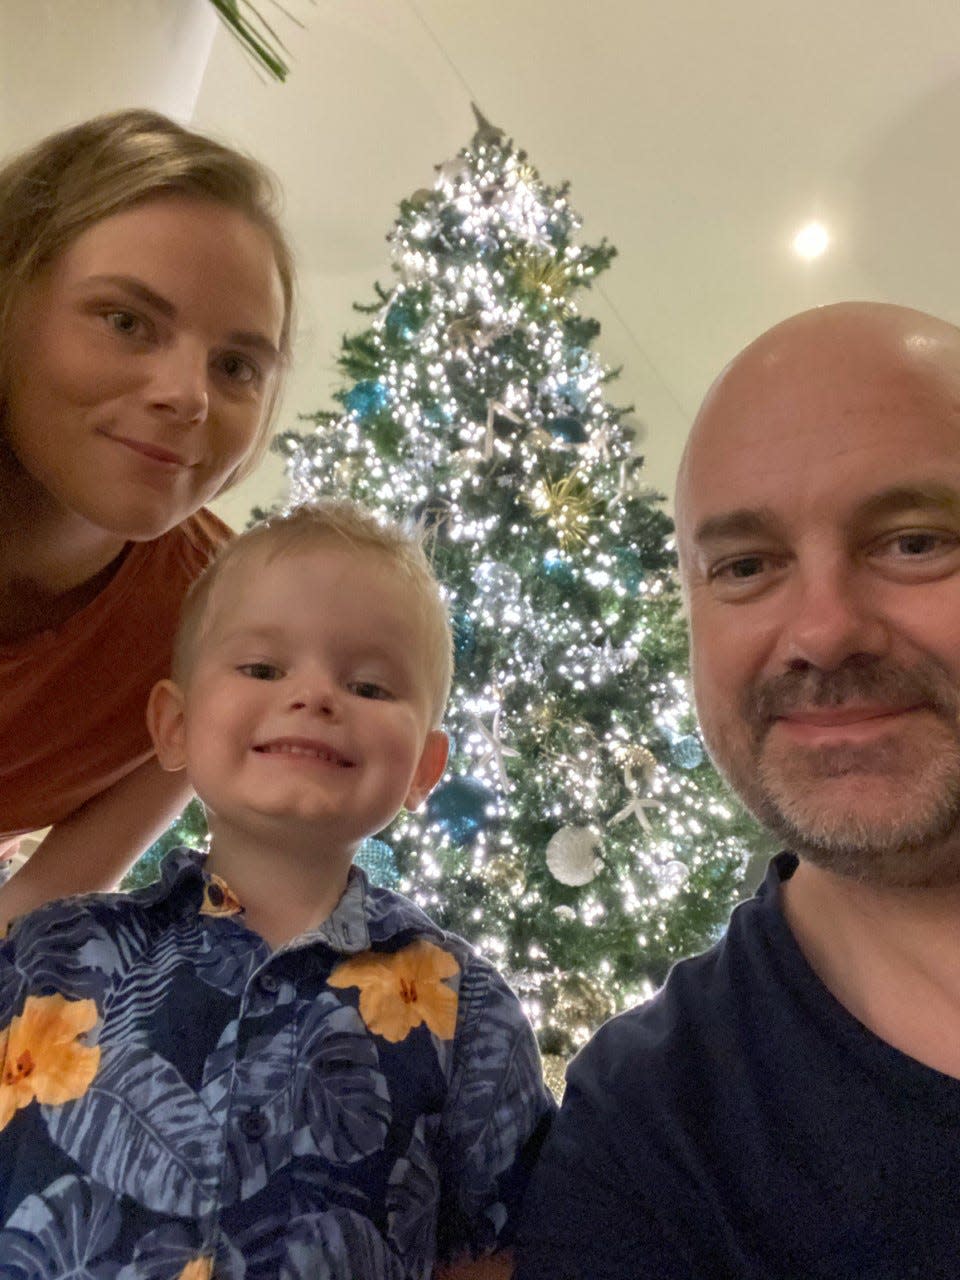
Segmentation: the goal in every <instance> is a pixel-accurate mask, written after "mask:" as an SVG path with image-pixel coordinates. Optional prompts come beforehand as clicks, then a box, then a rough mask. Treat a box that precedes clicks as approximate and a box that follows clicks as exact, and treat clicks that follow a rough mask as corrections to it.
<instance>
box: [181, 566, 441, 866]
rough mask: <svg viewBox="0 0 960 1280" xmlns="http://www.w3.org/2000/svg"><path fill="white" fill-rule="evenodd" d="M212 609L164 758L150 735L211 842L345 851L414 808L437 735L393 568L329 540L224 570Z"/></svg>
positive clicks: (411, 621) (414, 618) (417, 643)
mask: <svg viewBox="0 0 960 1280" xmlns="http://www.w3.org/2000/svg"><path fill="white" fill-rule="evenodd" d="M208 609H209V616H208V618H207V620H206V622H205V626H204V628H203V630H202V632H201V635H200V638H199V640H198V642H197V649H198V652H197V654H196V656H195V658H194V664H193V668H192V670H191V672H190V675H189V677H188V678H187V685H186V690H185V693H184V695H183V701H182V719H181V720H180V722H179V725H174V731H173V733H172V735H169V738H170V741H171V742H172V744H173V751H172V754H170V753H169V752H168V751H167V747H166V746H165V744H164V742H163V741H162V739H163V738H164V733H163V732H161V733H160V734H157V735H156V736H157V739H158V754H159V756H160V760H161V763H162V764H165V765H166V766H167V767H171V766H172V767H177V765H179V764H185V765H186V769H187V773H188V776H189V778H190V780H191V782H192V783H193V786H194V787H195V789H196V791H197V793H198V795H199V796H200V798H201V799H202V800H203V802H204V804H205V806H206V807H207V809H208V811H209V816H210V826H211V830H212V832H213V835H214V839H215V840H216V839H217V837H218V835H225V834H226V833H227V832H228V831H230V830H233V831H235V832H241V831H242V832H244V833H245V834H247V835H253V836H256V835H257V834H258V833H259V834H269V836H270V837H271V838H273V837H274V836H275V835H276V834H277V833H278V832H281V833H282V831H283V829H284V824H287V826H288V828H289V830H290V831H291V832H294V831H295V832H297V833H298V834H302V833H303V832H304V830H308V831H309V832H311V833H312V834H313V835H314V836H315V838H316V839H317V843H318V849H319V850H327V851H334V852H336V851H348V852H349V853H351V854H352V851H353V848H354V847H355V846H356V844H357V842H359V841H360V840H362V839H363V837H364V836H367V835H371V834H372V833H373V832H375V831H379V830H380V829H381V828H382V827H384V826H385V825H386V824H387V823H388V822H389V821H390V820H391V819H392V818H393V817H394V816H395V814H396V813H397V812H398V811H399V810H400V808H401V807H402V806H404V805H407V806H409V807H414V806H416V805H417V804H419V803H420V802H421V800H423V799H424V797H425V796H426V794H427V793H428V792H429V790H430V789H431V788H432V787H433V785H434V784H435V783H436V781H437V780H438V778H439V776H440V774H441V773H442V771H443V768H444V765H445V762H446V749H447V740H446V735H445V734H443V733H441V732H439V731H438V730H434V729H432V728H431V724H430V714H431V701H432V693H433V683H432V680H431V674H432V673H431V672H429V671H428V670H426V669H425V668H426V665H427V664H426V663H425V660H424V656H423V655H424V653H425V652H427V651H428V646H427V644H426V640H425V636H424V629H425V625H426V624H425V623H424V622H423V620H422V619H421V617H420V616H419V615H420V611H419V610H418V609H416V608H415V607H411V602H410V590H409V587H407V586H406V583H405V580H404V579H403V578H402V577H401V576H400V575H398V574H397V572H396V570H395V569H394V568H392V567H391V566H390V565H389V564H388V563H385V562H384V561H383V560H382V559H380V558H379V557H378V556H377V554H376V553H374V552H369V551H366V552H365V551H353V550H351V549H347V548H343V547H340V546H338V545H336V544H334V545H331V546H320V547H318V548H314V549H312V550H306V551H303V552H285V553H282V554H280V555H278V556H276V557H275V558H274V559H272V560H271V559H266V558H265V557H264V556H263V555H261V554H255V555H253V556H252V557H251V558H250V559H248V560H247V561H245V562H244V561H241V562H239V563H238V564H237V565H235V566H228V567H227V568H226V569H225V570H224V575H223V578H222V579H221V581H220V582H219V583H217V584H216V585H215V586H214V589H213V591H212V593H211V599H210V603H209V605H208ZM171 696H177V695H175V694H174V695H171ZM278 824H280V825H279V826H278Z"/></svg>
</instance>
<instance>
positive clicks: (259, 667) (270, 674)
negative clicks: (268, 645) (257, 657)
mask: <svg viewBox="0 0 960 1280" xmlns="http://www.w3.org/2000/svg"><path fill="white" fill-rule="evenodd" d="M237 670H238V671H239V672H240V674H241V675H244V676H249V677H250V679H251V680H280V679H282V678H283V672H282V671H281V669H280V668H279V667H277V666H274V664H273V663H272V662H244V663H243V664H242V665H241V666H239V667H237Z"/></svg>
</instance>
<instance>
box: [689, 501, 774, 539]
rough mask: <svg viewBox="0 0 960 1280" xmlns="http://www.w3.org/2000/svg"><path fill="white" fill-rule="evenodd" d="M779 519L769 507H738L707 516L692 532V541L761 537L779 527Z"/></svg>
mask: <svg viewBox="0 0 960 1280" xmlns="http://www.w3.org/2000/svg"><path fill="white" fill-rule="evenodd" d="M779 524H780V522H779V520H778V519H777V517H776V515H775V514H774V513H773V511H771V510H770V508H769V507H740V508H738V509H737V510H736V511H725V512H724V513H723V514H722V515H718V516H707V518H706V519H705V520H701V521H700V523H699V524H698V525H697V527H696V529H695V530H694V532H693V541H694V542H695V543H697V544H701V545H702V544H703V543H704V542H725V541H727V540H730V539H733V538H754V537H762V536H763V535H764V534H769V533H771V532H772V531H773V530H774V529H776V528H778V527H779Z"/></svg>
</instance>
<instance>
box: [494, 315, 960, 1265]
mask: <svg viewBox="0 0 960 1280" xmlns="http://www.w3.org/2000/svg"><path fill="white" fill-rule="evenodd" d="M676 511H677V535H678V546H679V552H680V567H681V573H682V577H683V584H684V590H685V593H686V599H687V603H688V608H689V617H690V627H691V637H692V664H693V680H694V692H695V697H696V703H697V709H698V714H699V717H700V723H701V726H702V729H703V734H704V738H705V740H706V742H707V745H708V747H709V749H710V753H711V755H712V756H713V758H714V760H715V761H716V763H717V764H718V766H719V767H720V768H721V770H723V772H724V773H725V774H726V776H727V777H728V778H729V780H730V782H731V783H732V784H733V786H734V787H735V788H736V790H737V791H738V792H739V793H740V795H741V796H742V797H743V799H744V800H745V801H746V803H747V804H748V805H749V806H750V808H751V809H752V810H753V811H754V812H755V813H756V814H757V815H758V816H759V817H760V818H761V819H762V821H763V822H764V823H766V824H767V826H769V828H770V829H771V830H772V831H773V832H775V833H776V835H777V837H778V838H779V839H780V840H782V842H783V844H784V845H785V847H786V848H787V849H788V850H789V852H785V853H781V854H779V855H778V856H777V857H776V858H775V859H774V860H773V862H772V863H771V865H770V868H769V870H768V873H767V876H766V880H765V882H764V884H763V885H762V887H761V889H760V891H759V893H758V895H757V896H756V897H755V898H753V899H752V900H751V901H749V902H747V903H744V904H743V905H741V906H740V907H738V908H737V909H736V910H735V911H734V913H733V915H732V917H731V920H730V924H729V927H728V929H727V932H726V935H725V936H724V938H723V939H722V940H721V941H720V942H719V943H718V944H717V945H716V946H715V947H713V948H712V949H711V950H710V951H708V952H706V953H705V954H704V955H701V956H698V957H696V958H694V959H691V960H686V961H683V962H682V963H680V964H678V965H677V966H675V968H674V969H673V971H672V972H671V974H670V976H669V978H668V979H667V982H666V984H665V986H664V987H663V989H662V990H661V991H660V992H659V993H658V994H657V995H656V996H655V997H654V998H653V999H652V1000H651V1001H650V1002H649V1003H647V1004H646V1005H643V1006H641V1007H640V1008H638V1009H635V1010H633V1011H631V1012H629V1013H626V1014H624V1015H621V1016H620V1017H618V1018H616V1019H614V1020H613V1021H612V1022H610V1023H608V1024H607V1025H606V1026H605V1027H604V1028H603V1029H602V1030H601V1031H600V1032H599V1033H598V1034H597V1035H596V1036H595V1037H594V1039H593V1041H592V1042H591V1043H590V1045H589V1046H588V1047H587V1048H586V1049H585V1050H584V1051H583V1052H582V1053H581V1054H580V1056H579V1057H578V1058H577V1059H576V1060H575V1062H574V1063H573V1064H572V1066H571V1068H570V1071H569V1076H568V1088H567V1095H566V1098H565V1101H564V1105H563V1108H562V1111H561V1114H560V1118H559V1120H558V1122H557V1124H556V1127H555V1129H554V1131H553V1134H552V1136H551V1138H550V1139H549V1140H548V1143H547V1146H546V1149H545V1151H544V1155H543V1159H542V1164H541V1167H540V1170H539V1173H538V1176H537V1179H536V1181H535V1186H534V1189H533V1192H532V1195H531V1198H530V1202H529V1209H528V1213H527V1218H526V1223H525V1226H524V1230H523V1242H522V1249H521V1262H520V1268H519V1272H518V1280H613V1278H614V1277H616V1278H617V1280H635V1278H636V1280H640V1278H644V1280H646V1278H650V1280H667V1278H670V1280H673V1278H677V1280H680V1277H683V1278H685V1280H692V1278H694V1277H696V1278H697V1280H726V1278H728V1277H729V1278H730V1280H733V1278H734V1277H736V1278H737V1280H747V1278H750V1280H780V1278H782V1280H788V1278H789V1280H820V1278H821V1277H822V1280H881V1278H883V1280H905V1277H910V1276H917V1277H923V1278H924V1280H932V1278H933V1277H950V1278H951V1280H955V1278H956V1277H958V1276H960V1207H958V1196H960V331H958V330H957V329H956V328H954V327H953V326H951V325H948V324H945V323H943V322H941V321H939V320H935V319H933V318H932V317H930V316H926V315H922V314H920V313H919V312H915V311H909V310H906V309H905V308H901V307H893V306H882V305H875V304H842V305H839V306H833V307H824V308H820V309H818V310H816V311H810V312H806V313H804V314H803V315H800V316H796V317H794V318H793V319H791V320H787V321H786V322H785V323H783V324H780V325H778V326H777V327H776V328H775V329H772V330H771V331H770V332H768V333H766V334H765V335H764V336H763V337H761V338H759V339H758V340H757V341H756V342H754V343H753V344H752V345H751V346H750V347H748V348H747V349H746V350H745V351H744V352H742V353H741V355H740V356H738V357H737V359H736V360H734V361H733V362H732V364H730V365H729V366H728V367H727V369H726V370H725V371H724V372H723V373H722V374H721V376H720V378H719V379H718V380H717V382H716V383H715V385H714V386H713V388H712V389H711V391H710V393H709V395H708V396H707V399H706V401H705V403H704V405H703V408H702V409H701V411H700V414H699V416H698V418H697V420H696V422H695V424H694V427H693V430H692V432H691V435H690V440H689V442H688V445H687V449H686V453H685V455H684V458H683V462H682V464H681V468H680V477H679V483H678V488H677V506H676Z"/></svg>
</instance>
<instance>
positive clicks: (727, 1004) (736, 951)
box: [570, 898, 778, 1092]
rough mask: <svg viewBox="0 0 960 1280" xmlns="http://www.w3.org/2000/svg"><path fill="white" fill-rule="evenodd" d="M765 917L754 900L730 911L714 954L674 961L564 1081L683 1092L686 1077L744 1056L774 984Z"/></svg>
mask: <svg viewBox="0 0 960 1280" xmlns="http://www.w3.org/2000/svg"><path fill="white" fill-rule="evenodd" d="M770 913H771V904H770V903H769V902H764V901H762V900H761V899H760V898H751V899H750V900H749V901H747V902H743V903H741V904H740V906H738V907H736V908H735V910H734V912H733V914H732V916H731V918H730V922H729V924H728V926H727V929H726V930H725V932H724V934H723V936H722V937H721V938H720V939H719V940H718V941H717V942H716V943H714V945H713V946H711V947H709V948H708V949H707V950H706V951H703V952H701V953H700V954H699V955H695V956H691V957H689V958H687V959H684V960H680V961H678V962H677V963H676V964H675V965H674V966H673V968H672V969H671V970H670V972H669V974H668V975H667V978H666V981H665V982H664V984H663V986H662V987H661V988H660V989H659V990H658V991H657V992H656V993H655V994H654V995H653V996H651V997H650V999H648V1000H646V1001H644V1002H643V1003H642V1004H639V1005H636V1006H635V1007H634V1008H632V1009H628V1010H626V1011H625V1012H624V1013H621V1014H618V1015H617V1016H616V1017H614V1018H611V1019H610V1021H609V1022H607V1023H605V1024H604V1025H603V1026H602V1027H601V1028H600V1029H599V1031H597V1033H596V1034H595V1035H594V1037H593V1039H592V1040H591V1041H590V1042H589V1044H588V1045H587V1046H586V1048H585V1049H583V1050H582V1051H581V1053H580V1054H579V1055H578V1057H577V1058H576V1060H575V1062H574V1064H573V1066H572V1067H571V1076H570V1078H571V1079H574V1080H576V1079H583V1078H584V1077H586V1076H588V1075H589V1076H599V1077H600V1078H602V1079H603V1080H604V1081H605V1082H606V1083H607V1084H609V1085H610V1086H611V1087H618V1088H619V1087H627V1085H628V1083H629V1087H630V1088H631V1089H633V1088H634V1084H635V1083H636V1082H639V1081H644V1082H646V1084H645V1087H647V1086H649V1085H655V1086H657V1087H662V1088H664V1089H666V1090H668V1091H670V1092H673V1091H682V1090H683V1088H684V1079H685V1078H686V1079H687V1080H689V1075H688V1072H689V1071H694V1072H697V1073H700V1072H703V1071H706V1072H713V1071H716V1070H717V1069H718V1059H726V1058H727V1057H728V1056H729V1055H730V1053H731V1051H732V1049H733V1047H734V1046H737V1049H738V1051H740V1052H742V1051H743V1050H745V1049H746V1048H747V1047H748V1043H749V1041H750V1040H752V1038H753V1037H754V1035H755V1034H756V1032H757V1030H758V1022H759V1020H760V1018H761V1010H762V1009H763V1008H764V1007H765V1006H766V1005H767V1004H768V1003H769V1002H770V1001H771V1000H772V999H773V998H775V988H776V985H777V982H778V978H777V975H776V973H775V971H774V970H775V966H773V967H771V966H769V965H768V964H767V959H768V956H769V953H770V950H771V948H774V947H776V946H777V939H776V937H775V932H776V931H775V929H771V923H772V922H771V920H770ZM658 1082H659V1085H658Z"/></svg>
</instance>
